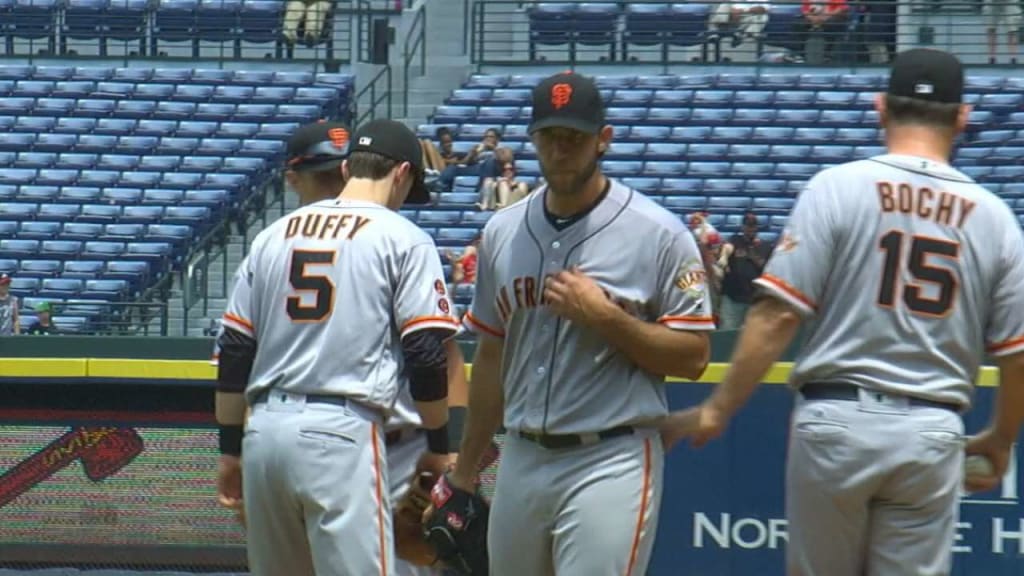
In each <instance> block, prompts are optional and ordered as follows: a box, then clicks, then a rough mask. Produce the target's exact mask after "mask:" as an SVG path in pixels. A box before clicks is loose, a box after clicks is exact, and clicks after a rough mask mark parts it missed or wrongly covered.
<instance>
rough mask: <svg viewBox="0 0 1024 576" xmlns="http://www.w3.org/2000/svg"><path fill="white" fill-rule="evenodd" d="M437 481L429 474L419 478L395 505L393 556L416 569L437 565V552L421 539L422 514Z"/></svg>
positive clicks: (428, 503)
mask: <svg viewBox="0 0 1024 576" xmlns="http://www.w3.org/2000/svg"><path fill="white" fill-rule="evenodd" d="M436 479H437V477H436V476H434V475H431V474H429V473H421V474H419V475H418V476H417V477H416V478H414V479H413V481H412V483H411V484H410V486H409V490H408V491H407V492H406V493H405V495H404V496H403V497H402V498H401V500H399V501H398V503H397V504H396V505H395V512H394V519H393V522H392V524H393V525H394V531H395V553H396V554H397V555H398V557H399V558H401V559H402V560H405V561H406V562H409V563H410V564H414V565H416V566H432V565H433V564H434V563H435V562H436V561H437V552H436V551H435V550H434V547H433V546H431V545H430V544H429V543H428V542H427V540H426V538H424V536H423V511H424V510H426V509H427V506H430V489H431V488H433V486H434V482H435V481H436Z"/></svg>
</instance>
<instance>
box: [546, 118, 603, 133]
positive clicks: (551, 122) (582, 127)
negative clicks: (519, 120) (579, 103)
mask: <svg viewBox="0 0 1024 576" xmlns="http://www.w3.org/2000/svg"><path fill="white" fill-rule="evenodd" d="M545 128H569V129H570V130H579V131H580V132H585V133H587V134H600V133H601V128H603V126H600V125H598V124H597V123H595V122H588V121H586V120H582V119H579V118H572V117H569V116H548V117H547V118H541V119H540V120H537V121H536V122H534V123H532V124H530V127H529V129H528V132H529V133H530V134H533V133H534V132H536V131H538V130H543V129H545Z"/></svg>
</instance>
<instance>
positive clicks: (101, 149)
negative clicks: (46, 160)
mask: <svg viewBox="0 0 1024 576" xmlns="http://www.w3.org/2000/svg"><path fill="white" fill-rule="evenodd" d="M116 148H117V136H112V135H109V134H82V135H81V136H78V137H77V138H76V139H75V144H74V150H75V152H84V153H96V154H104V153H109V152H113V151H114V150H115V149H116ZM36 149H38V143H37V146H36Z"/></svg>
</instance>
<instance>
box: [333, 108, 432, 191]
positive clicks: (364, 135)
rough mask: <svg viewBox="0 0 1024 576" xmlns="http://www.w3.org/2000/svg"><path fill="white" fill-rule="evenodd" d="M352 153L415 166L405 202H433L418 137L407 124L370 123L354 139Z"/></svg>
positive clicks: (381, 120) (372, 121)
mask: <svg viewBox="0 0 1024 576" xmlns="http://www.w3.org/2000/svg"><path fill="white" fill-rule="evenodd" d="M353 152H374V153H376V154H380V155H381V156H386V157H388V158H391V159H392V160H395V161H397V162H408V163H409V164H411V165H412V172H413V177H415V180H414V181H413V184H412V189H411V190H409V196H408V197H407V198H406V199H405V203H406V204H428V203H430V191H429V190H427V185H426V183H425V182H424V181H423V176H424V170H423V150H422V149H421V148H420V141H419V139H418V138H416V134H414V133H413V131H412V130H410V129H409V127H408V126H406V125H405V124H402V123H401V122H396V121H394V120H387V119H377V120H371V121H369V122H367V123H366V124H363V125H362V126H360V127H359V129H358V130H356V133H355V135H354V136H353V137H352V146H351V148H350V149H349V153H350V154H351V153H353Z"/></svg>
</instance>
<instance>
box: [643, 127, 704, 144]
mask: <svg viewBox="0 0 1024 576" xmlns="http://www.w3.org/2000/svg"><path fill="white" fill-rule="evenodd" d="M634 130H636V129H634ZM668 138H669V140H671V141H672V142H685V143H702V142H707V141H708V139H709V138H711V128H710V127H708V126H674V127H672V128H671V131H670V134H669V137H668Z"/></svg>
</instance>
